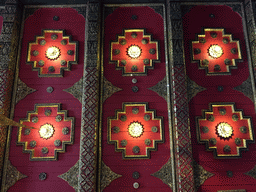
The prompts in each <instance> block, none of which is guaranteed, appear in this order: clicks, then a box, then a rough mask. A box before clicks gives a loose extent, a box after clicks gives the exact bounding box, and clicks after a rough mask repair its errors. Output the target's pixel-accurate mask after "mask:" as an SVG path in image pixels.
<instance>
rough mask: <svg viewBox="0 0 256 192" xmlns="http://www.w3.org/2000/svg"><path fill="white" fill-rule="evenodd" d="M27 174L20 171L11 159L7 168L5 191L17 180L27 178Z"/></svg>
mask: <svg viewBox="0 0 256 192" xmlns="http://www.w3.org/2000/svg"><path fill="white" fill-rule="evenodd" d="M26 177H27V176H26V175H23V174H22V173H20V172H19V171H18V170H17V169H16V167H14V166H13V165H12V164H11V162H10V160H8V161H7V170H6V180H5V186H4V191H7V190H8V189H9V188H10V187H11V186H13V185H14V184H15V183H16V182H17V181H19V180H21V179H23V178H26Z"/></svg>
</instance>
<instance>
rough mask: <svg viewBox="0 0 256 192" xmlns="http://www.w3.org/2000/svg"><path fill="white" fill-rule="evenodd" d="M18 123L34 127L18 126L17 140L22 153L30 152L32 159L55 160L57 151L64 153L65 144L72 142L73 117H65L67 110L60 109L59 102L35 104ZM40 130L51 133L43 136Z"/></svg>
mask: <svg viewBox="0 0 256 192" xmlns="http://www.w3.org/2000/svg"><path fill="white" fill-rule="evenodd" d="M20 123H21V124H24V125H27V126H30V127H35V128H34V129H28V128H26V129H25V128H23V127H19V130H18V141H17V145H23V152H24V153H30V160H32V161H34V160H35V161H42V160H57V153H58V152H60V153H64V152H65V145H66V144H69V145H70V144H73V140H74V117H67V110H60V104H35V110H34V111H28V112H27V118H26V119H20ZM43 127H46V128H45V129H43ZM49 127H50V128H51V129H50V128H49ZM47 128H49V129H50V130H52V132H50V131H49V129H48V130H47ZM42 131H44V134H47V133H49V132H50V133H52V134H51V135H50V137H46V138H45V137H43V135H42Z"/></svg>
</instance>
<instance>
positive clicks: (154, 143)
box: [107, 102, 164, 159]
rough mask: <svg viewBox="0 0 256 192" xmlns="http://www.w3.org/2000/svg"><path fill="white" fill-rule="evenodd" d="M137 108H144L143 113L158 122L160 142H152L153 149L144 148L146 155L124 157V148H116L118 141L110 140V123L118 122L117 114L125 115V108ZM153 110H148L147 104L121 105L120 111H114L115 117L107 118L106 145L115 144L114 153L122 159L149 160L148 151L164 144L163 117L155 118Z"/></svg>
mask: <svg viewBox="0 0 256 192" xmlns="http://www.w3.org/2000/svg"><path fill="white" fill-rule="evenodd" d="M130 106H134V107H138V106H142V107H144V109H145V111H144V113H151V114H152V120H158V121H160V126H159V131H160V137H161V139H160V140H153V147H146V155H126V148H125V147H119V148H118V141H119V140H112V139H111V127H112V126H111V121H112V120H119V119H118V116H119V114H126V107H130ZM155 113H156V112H155V110H154V109H150V110H149V109H148V103H139V102H138V103H136V102H132V103H123V105H122V109H121V110H115V117H108V133H107V136H108V144H115V151H116V152H122V157H123V159H150V151H156V150H157V144H158V143H163V142H164V132H163V127H164V126H163V117H156V116H155Z"/></svg>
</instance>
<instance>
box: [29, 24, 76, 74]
mask: <svg viewBox="0 0 256 192" xmlns="http://www.w3.org/2000/svg"><path fill="white" fill-rule="evenodd" d="M42 34H43V35H42V36H35V41H34V42H31V43H29V46H28V55H27V63H28V64H31V65H32V70H33V71H38V76H39V77H63V70H65V71H70V67H71V64H77V58H78V42H76V41H75V42H73V41H71V36H65V31H64V30H44V29H43V30H42Z"/></svg>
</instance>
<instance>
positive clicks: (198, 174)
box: [192, 161, 214, 189]
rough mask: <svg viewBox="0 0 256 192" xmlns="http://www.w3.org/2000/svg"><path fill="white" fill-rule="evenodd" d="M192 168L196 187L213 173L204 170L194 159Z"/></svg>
mask: <svg viewBox="0 0 256 192" xmlns="http://www.w3.org/2000/svg"><path fill="white" fill-rule="evenodd" d="M192 165H193V170H194V178H195V187H196V189H198V188H199V187H200V186H201V185H203V184H204V182H205V181H206V180H207V179H208V178H210V177H212V176H213V175H214V174H213V173H210V172H209V171H206V170H205V169H204V168H203V167H202V166H201V165H199V164H198V163H197V162H196V161H193V163H192Z"/></svg>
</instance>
